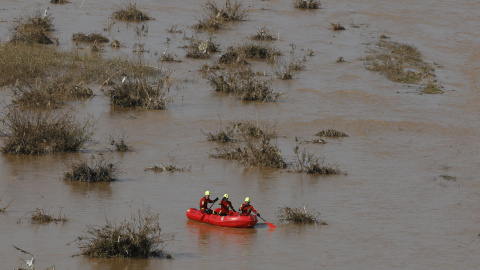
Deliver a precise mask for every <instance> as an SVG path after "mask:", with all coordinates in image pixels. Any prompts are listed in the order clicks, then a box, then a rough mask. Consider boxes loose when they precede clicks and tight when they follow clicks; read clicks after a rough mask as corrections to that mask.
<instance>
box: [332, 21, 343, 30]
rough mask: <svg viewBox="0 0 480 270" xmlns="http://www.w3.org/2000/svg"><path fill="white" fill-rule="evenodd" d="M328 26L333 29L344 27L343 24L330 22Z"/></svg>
mask: <svg viewBox="0 0 480 270" xmlns="http://www.w3.org/2000/svg"><path fill="white" fill-rule="evenodd" d="M330 28H331V29H332V30H333V31H341V30H345V27H344V26H343V25H341V24H340V23H330Z"/></svg>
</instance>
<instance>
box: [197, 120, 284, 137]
mask: <svg viewBox="0 0 480 270" xmlns="http://www.w3.org/2000/svg"><path fill="white" fill-rule="evenodd" d="M202 132H203V131H202ZM203 134H205V135H206V136H207V139H208V140H209V141H214V142H238V141H241V139H242V138H243V137H245V136H247V137H252V138H258V137H259V136H262V135H265V136H267V137H269V138H270V139H272V138H276V137H277V133H276V132H275V125H270V124H268V123H263V124H261V123H259V122H254V121H250V120H242V121H236V122H230V123H229V124H228V125H227V126H226V127H225V129H220V130H219V131H217V132H215V133H212V132H209V133H206V132H203Z"/></svg>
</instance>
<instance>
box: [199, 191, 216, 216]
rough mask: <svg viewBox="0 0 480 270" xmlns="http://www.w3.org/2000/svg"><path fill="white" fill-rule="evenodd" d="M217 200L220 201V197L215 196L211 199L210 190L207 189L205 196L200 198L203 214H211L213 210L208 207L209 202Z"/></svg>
mask: <svg viewBox="0 0 480 270" xmlns="http://www.w3.org/2000/svg"><path fill="white" fill-rule="evenodd" d="M216 201H218V197H217V198H215V200H213V201H212V200H210V191H208V190H207V191H205V196H203V198H202V199H201V200H200V212H202V213H203V214H211V213H213V212H212V210H211V209H210V208H208V207H207V206H208V204H209V203H212V204H213V203H215V202H216Z"/></svg>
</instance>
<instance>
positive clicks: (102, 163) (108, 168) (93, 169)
mask: <svg viewBox="0 0 480 270" xmlns="http://www.w3.org/2000/svg"><path fill="white" fill-rule="evenodd" d="M117 177H118V168H117V165H116V164H115V163H112V162H108V161H107V160H105V159H104V158H95V159H94V160H93V161H92V160H91V161H89V160H86V159H83V160H77V161H75V162H72V163H70V164H68V170H67V171H66V172H64V173H63V180H67V181H77V182H88V183H95V182H112V181H116V180H117Z"/></svg>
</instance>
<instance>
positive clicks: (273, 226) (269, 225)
mask: <svg viewBox="0 0 480 270" xmlns="http://www.w3.org/2000/svg"><path fill="white" fill-rule="evenodd" d="M265 222H266V223H267V225H268V227H270V228H272V229H275V228H277V226H275V225H273V224H272V223H270V222H268V221H265Z"/></svg>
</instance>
